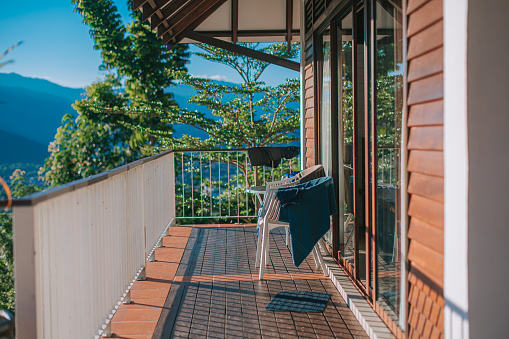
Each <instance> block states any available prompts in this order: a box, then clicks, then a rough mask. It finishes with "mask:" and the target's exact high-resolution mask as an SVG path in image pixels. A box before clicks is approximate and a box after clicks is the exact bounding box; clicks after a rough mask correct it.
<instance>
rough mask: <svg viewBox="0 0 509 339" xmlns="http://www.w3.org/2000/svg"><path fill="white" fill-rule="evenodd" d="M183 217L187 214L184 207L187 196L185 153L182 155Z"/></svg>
mask: <svg viewBox="0 0 509 339" xmlns="http://www.w3.org/2000/svg"><path fill="white" fill-rule="evenodd" d="M181 158H182V216H184V214H185V209H184V206H185V195H186V184H185V180H184V173H185V171H184V153H182V157H181Z"/></svg>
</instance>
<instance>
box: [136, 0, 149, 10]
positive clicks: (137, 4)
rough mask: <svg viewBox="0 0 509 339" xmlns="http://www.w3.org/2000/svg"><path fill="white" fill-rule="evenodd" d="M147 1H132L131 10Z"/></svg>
mask: <svg viewBox="0 0 509 339" xmlns="http://www.w3.org/2000/svg"><path fill="white" fill-rule="evenodd" d="M145 2H147V0H133V10H134V11H135V10H137V9H138V8H140V7H141V6H142V5H143V4H144V3H145Z"/></svg>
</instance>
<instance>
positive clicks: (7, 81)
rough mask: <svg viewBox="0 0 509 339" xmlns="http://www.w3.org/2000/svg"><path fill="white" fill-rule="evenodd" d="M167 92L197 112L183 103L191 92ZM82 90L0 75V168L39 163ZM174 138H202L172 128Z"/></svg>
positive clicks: (175, 89) (195, 132)
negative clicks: (10, 165) (63, 118)
mask: <svg viewBox="0 0 509 339" xmlns="http://www.w3.org/2000/svg"><path fill="white" fill-rule="evenodd" d="M169 91H171V92H172V93H174V98H175V101H177V103H178V104H179V105H181V106H182V107H186V108H188V109H193V110H194V109H201V110H202V111H203V108H199V107H198V105H192V104H187V101H188V100H189V97H190V96H191V95H194V94H195V92H194V90H193V88H192V87H190V86H185V85H179V86H176V87H172V88H171V89H170V90H169ZM84 93H85V90H84V89H83V88H69V87H64V86H60V85H58V84H55V83H52V82H50V81H48V80H44V79H37V78H29V77H24V76H21V75H19V74H16V73H0V145H2V146H1V147H0V166H5V165H7V164H12V163H36V164H42V163H43V162H44V159H45V158H46V157H47V156H48V155H49V153H48V145H49V143H50V142H51V141H53V140H54V137H55V134H56V132H57V129H58V127H60V126H61V123H62V117H63V116H64V115H65V114H66V113H71V114H75V113H76V112H75V110H74V109H73V108H72V106H71V105H72V104H73V103H74V102H75V101H76V100H79V99H81V98H83V96H84ZM175 130H176V131H175V132H176V135H177V136H180V135H182V134H184V133H188V134H191V135H193V136H197V137H205V136H206V135H205V133H203V132H201V131H198V130H196V129H194V128H192V127H190V126H183V125H177V126H175Z"/></svg>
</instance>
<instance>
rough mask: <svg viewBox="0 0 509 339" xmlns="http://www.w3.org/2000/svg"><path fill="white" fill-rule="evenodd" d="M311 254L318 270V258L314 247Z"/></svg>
mask: <svg viewBox="0 0 509 339" xmlns="http://www.w3.org/2000/svg"><path fill="white" fill-rule="evenodd" d="M311 254H313V260H314V261H315V267H316V268H318V258H317V257H316V253H315V248H314V247H313V250H312V251H311Z"/></svg>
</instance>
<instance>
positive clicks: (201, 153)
mask: <svg viewBox="0 0 509 339" xmlns="http://www.w3.org/2000/svg"><path fill="white" fill-rule="evenodd" d="M202 157H203V152H200V200H201V210H200V212H201V213H200V214H201V216H202V217H203V165H202Z"/></svg>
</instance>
